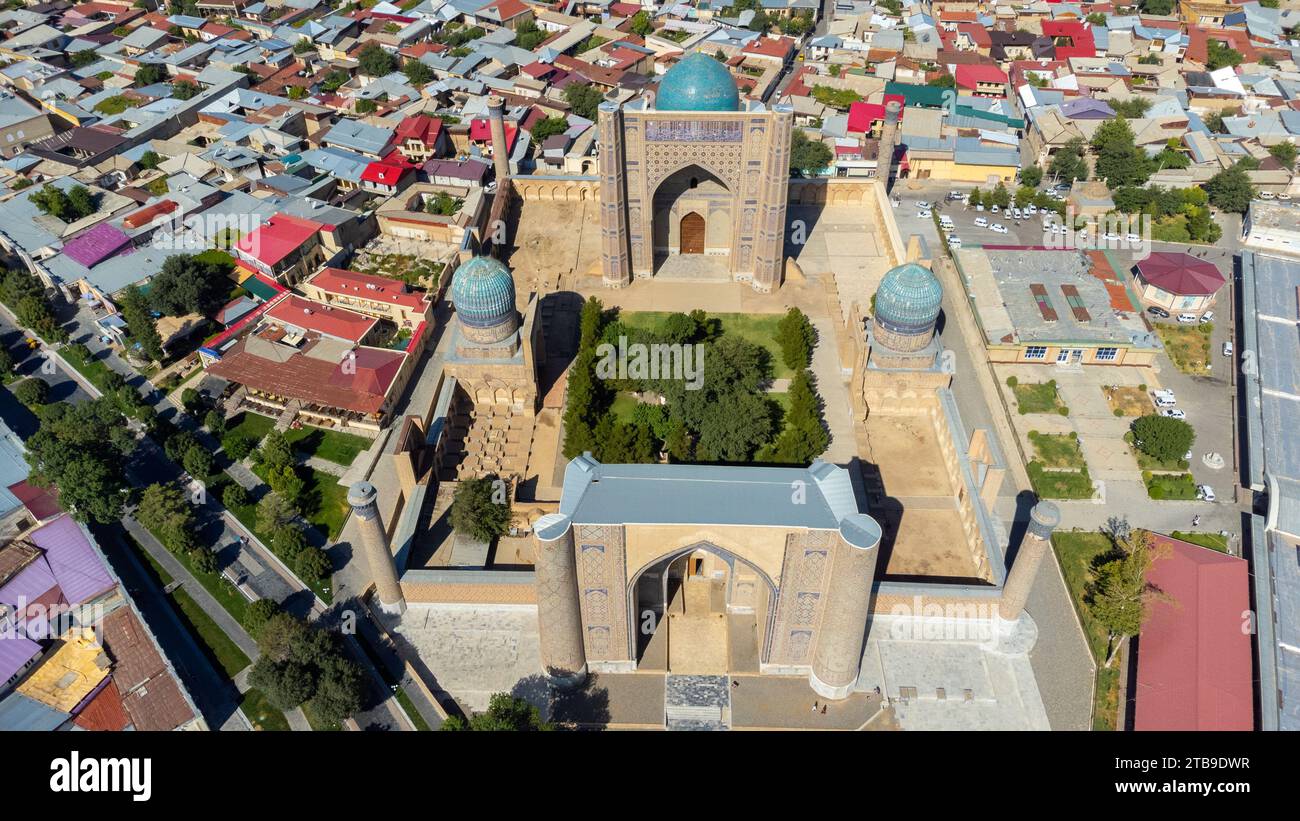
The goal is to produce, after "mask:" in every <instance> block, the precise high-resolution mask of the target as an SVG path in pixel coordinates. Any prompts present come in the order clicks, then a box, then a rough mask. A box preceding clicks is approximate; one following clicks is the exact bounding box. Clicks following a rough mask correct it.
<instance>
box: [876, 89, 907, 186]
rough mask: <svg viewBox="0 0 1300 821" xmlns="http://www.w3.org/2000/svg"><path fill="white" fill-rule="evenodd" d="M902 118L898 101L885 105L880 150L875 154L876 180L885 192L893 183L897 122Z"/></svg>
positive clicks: (901, 108)
mask: <svg viewBox="0 0 1300 821" xmlns="http://www.w3.org/2000/svg"><path fill="white" fill-rule="evenodd" d="M902 116H903V105H902V103H900V102H898V100H890V101H889V102H887V103H885V121H884V123H882V124H881V127H880V150H879V151H878V152H877V153H876V178H877V179H879V180H880V181H882V182H883V183H884V184H885V191H886V192H888V191H889V188H890V185H891V184H892V183H893V176H894V152H895V151H896V150H897V148H898V122H899V120H900V119H901V118H902Z"/></svg>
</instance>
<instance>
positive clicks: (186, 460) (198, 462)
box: [181, 445, 213, 479]
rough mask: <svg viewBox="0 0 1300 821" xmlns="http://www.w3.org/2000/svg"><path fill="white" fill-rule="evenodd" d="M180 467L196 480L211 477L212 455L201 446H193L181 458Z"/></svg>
mask: <svg viewBox="0 0 1300 821" xmlns="http://www.w3.org/2000/svg"><path fill="white" fill-rule="evenodd" d="M181 465H182V466H183V467H184V468H185V472H186V473H188V474H189V475H191V476H193V477H194V478H196V479H202V478H204V477H206V476H210V475H212V468H213V463H212V454H211V453H210V452H209V451H208V449H207V448H205V447H203V446H202V445H195V446H194V447H192V448H190V449H189V450H187V451H185V454H184V455H183V456H181Z"/></svg>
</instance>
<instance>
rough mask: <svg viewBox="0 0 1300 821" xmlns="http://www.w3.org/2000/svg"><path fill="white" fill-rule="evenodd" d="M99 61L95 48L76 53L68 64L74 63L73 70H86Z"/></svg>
mask: <svg viewBox="0 0 1300 821" xmlns="http://www.w3.org/2000/svg"><path fill="white" fill-rule="evenodd" d="M98 60H99V55H98V54H97V53H96V52H95V50H94V49H93V48H87V49H82V50H81V51H74V52H73V53H72V54H71V56H69V57H68V62H70V63H72V67H73V68H85V67H86V66H88V65H90V64H91V63H94V62H96V61H98Z"/></svg>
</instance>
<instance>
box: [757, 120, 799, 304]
mask: <svg viewBox="0 0 1300 821" xmlns="http://www.w3.org/2000/svg"><path fill="white" fill-rule="evenodd" d="M774 110H775V111H776V117H774V118H773V120H772V130H773V132H774V133H773V134H772V137H771V143H770V145H771V146H772V151H771V153H770V154H769V156H768V164H767V170H766V172H765V173H764V174H763V181H762V185H763V190H764V192H765V193H764V195H763V199H762V207H761V208H760V210H759V214H758V233H757V236H755V238H754V280H753V282H752V287H753V288H754V290H755V291H758V292H759V293H763V294H769V293H771V292H772V291H775V290H777V289H778V288H780V287H781V281H782V279H783V276H784V274H785V209H786V199H787V194H788V193H789V188H790V135H791V132H792V131H793V130H794V111H793V109H791V108H790V107H789V106H776V107H775V108H774Z"/></svg>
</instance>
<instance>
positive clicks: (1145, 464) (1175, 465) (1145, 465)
mask: <svg viewBox="0 0 1300 821" xmlns="http://www.w3.org/2000/svg"><path fill="white" fill-rule="evenodd" d="M1124 441H1125V442H1127V443H1128V446H1129V447H1130V448H1132V449H1133V457H1134V458H1135V459H1137V463H1138V467H1139V468H1141V469H1142V470H1144V471H1147V470H1164V471H1169V472H1174V471H1183V470H1187V460H1186V459H1157V458H1156V457H1154V456H1151V455H1150V454H1147V453H1144V452H1143V451H1142V450H1141V449H1140V448H1139V447H1138V446H1137V445H1134V444H1133V431H1129V432H1128V433H1126V434H1124Z"/></svg>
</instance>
